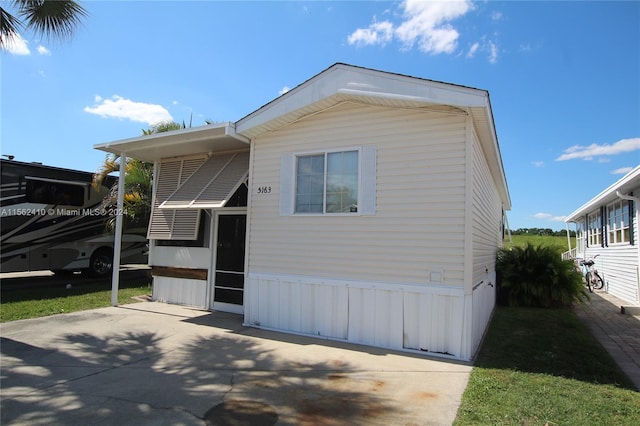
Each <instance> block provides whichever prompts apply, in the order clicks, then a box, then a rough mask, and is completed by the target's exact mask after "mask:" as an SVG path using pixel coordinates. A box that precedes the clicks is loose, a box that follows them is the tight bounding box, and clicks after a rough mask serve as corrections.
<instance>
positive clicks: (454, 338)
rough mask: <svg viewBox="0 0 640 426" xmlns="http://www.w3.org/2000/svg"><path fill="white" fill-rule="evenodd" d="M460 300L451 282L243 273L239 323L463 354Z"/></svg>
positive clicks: (455, 355) (466, 356) (462, 299)
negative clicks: (403, 281)
mask: <svg viewBox="0 0 640 426" xmlns="http://www.w3.org/2000/svg"><path fill="white" fill-rule="evenodd" d="M464 304H465V297H464V291H463V289H462V288H455V287H454V288H451V287H444V286H434V285H428V284H422V285H416V284H412V285H411V284H395V283H379V282H376V283H372V282H362V281H343V280H331V279H323V278H313V277H297V276H285V275H276V274H249V277H248V279H247V282H246V284H245V311H244V312H245V318H244V322H245V324H246V325H250V326H256V327H263V328H269V329H275V330H281V331H286V332H293V333H301V334H308V335H315V336H322V337H326V338H331V339H341V340H346V341H349V342H353V343H360V344H365V345H370V346H377V347H384V348H391V349H400V350H402V349H405V350H406V349H409V350H422V351H426V352H430V353H433V354H445V355H448V356H451V357H453V358H458V359H469V357H470V355H469V353H468V352H469V351H468V349H467V348H469V346H470V342H468V343H467V344H463V336H466V335H468V334H469V333H464V330H463V328H464V327H463V324H464V319H465V316H464V313H465V309H464ZM465 349H466V350H465Z"/></svg>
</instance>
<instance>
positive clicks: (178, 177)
mask: <svg viewBox="0 0 640 426" xmlns="http://www.w3.org/2000/svg"><path fill="white" fill-rule="evenodd" d="M205 160H206V156H197V157H193V156H192V157H185V158H178V159H171V160H165V161H162V162H160V163H158V165H157V167H158V173H157V179H156V182H155V185H156V190H155V197H154V200H153V207H152V211H151V219H150V221H149V231H148V234H147V238H149V239H155V240H195V239H196V238H197V232H198V225H199V223H198V219H199V210H173V209H161V208H160V204H162V203H163V202H164V201H166V200H167V199H168V198H169V196H171V194H173V193H174V192H175V191H176V190H177V189H178V188H179V187H180V185H182V184H183V183H184V182H185V181H186V180H187V179H188V178H189V177H190V176H191V175H192V174H193V173H195V171H196V170H198V168H199V167H200V166H201V165H202V164H203V163H204V162H205Z"/></svg>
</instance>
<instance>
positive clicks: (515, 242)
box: [504, 235, 576, 252]
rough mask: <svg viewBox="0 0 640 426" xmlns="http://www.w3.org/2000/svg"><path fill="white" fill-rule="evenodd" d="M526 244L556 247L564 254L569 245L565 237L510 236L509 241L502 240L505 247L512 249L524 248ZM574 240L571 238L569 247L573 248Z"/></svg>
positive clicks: (506, 239) (507, 238)
mask: <svg viewBox="0 0 640 426" xmlns="http://www.w3.org/2000/svg"><path fill="white" fill-rule="evenodd" d="M527 243H531V244H533V245H534V246H540V245H544V246H553V247H557V248H558V249H559V250H560V251H561V252H565V251H567V250H569V245H568V242H567V237H566V236H564V237H556V236H548V235H512V236H511V241H510V240H509V237H506V238H505V239H504V246H505V247H513V246H519V247H524V246H525V245H526V244H527ZM575 246H576V239H575V237H572V238H571V247H572V248H575Z"/></svg>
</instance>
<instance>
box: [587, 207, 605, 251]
mask: <svg viewBox="0 0 640 426" xmlns="http://www.w3.org/2000/svg"><path fill="white" fill-rule="evenodd" d="M587 243H588V245H589V246H590V247H595V246H599V245H601V244H602V222H601V217H600V212H599V211H598V212H597V213H592V214H590V215H589V216H587Z"/></svg>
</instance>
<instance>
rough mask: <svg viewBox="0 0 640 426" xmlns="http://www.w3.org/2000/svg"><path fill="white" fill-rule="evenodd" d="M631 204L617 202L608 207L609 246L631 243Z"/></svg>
mask: <svg viewBox="0 0 640 426" xmlns="http://www.w3.org/2000/svg"><path fill="white" fill-rule="evenodd" d="M629 229H630V228H629V202H628V201H622V200H621V201H616V202H615V203H611V204H609V205H608V206H607V232H608V241H607V242H608V243H609V244H620V243H629V241H630V239H629V236H630V234H629Z"/></svg>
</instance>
